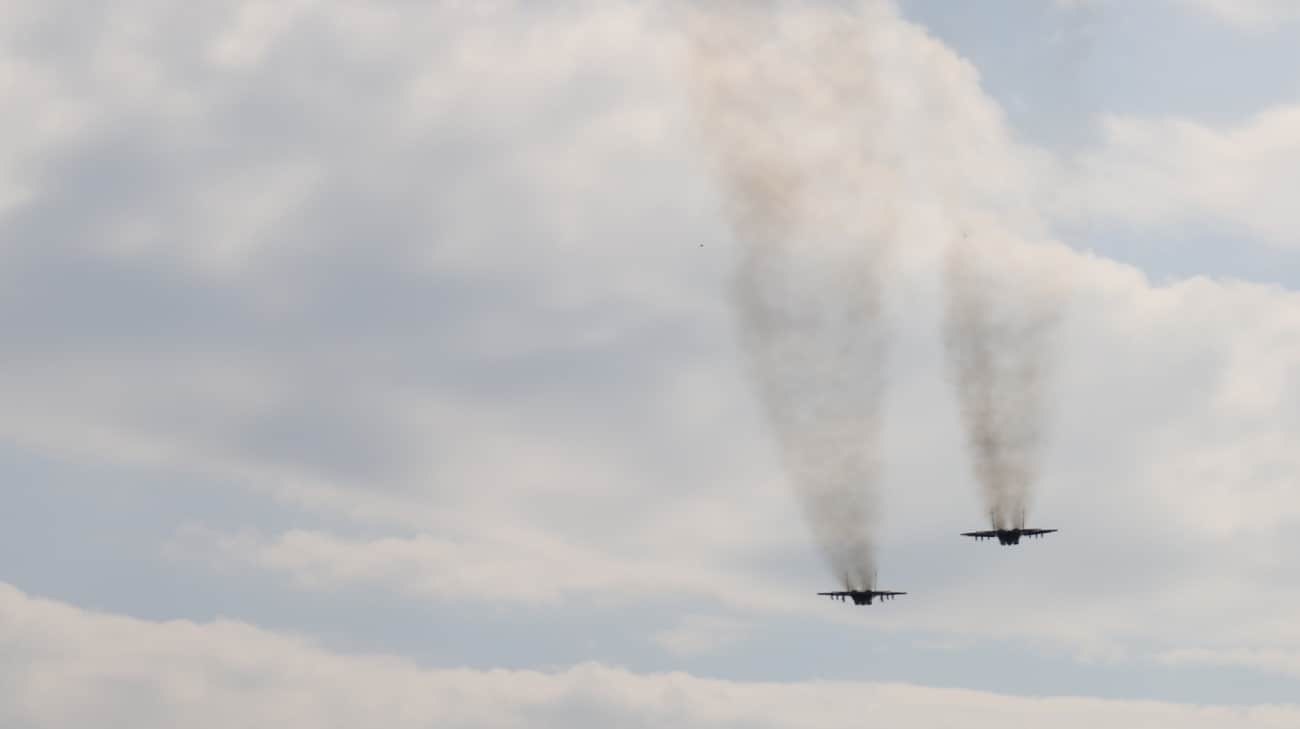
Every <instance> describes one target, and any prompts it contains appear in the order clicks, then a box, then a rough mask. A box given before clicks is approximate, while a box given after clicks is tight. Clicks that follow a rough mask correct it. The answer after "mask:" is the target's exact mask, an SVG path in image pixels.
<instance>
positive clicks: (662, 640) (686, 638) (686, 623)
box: [654, 615, 752, 656]
mask: <svg viewBox="0 0 1300 729" xmlns="http://www.w3.org/2000/svg"><path fill="white" fill-rule="evenodd" d="M751 630H752V627H751V626H750V625H748V624H746V623H745V622H742V621H737V620H735V619H732V618H724V617H717V616H708V615H688V616H686V617H685V618H683V619H682V620H681V621H679V622H678V623H677V625H675V626H673V627H671V628H667V629H665V630H661V631H659V632H658V633H656V634H655V635H654V640H655V642H656V643H658V644H659V646H660V647H662V648H663V649H664V650H666V651H668V652H669V653H673V654H676V655H679V656H699V655H712V654H717V653H722V652H724V651H725V650H726V649H727V648H729V647H730V646H732V645H733V644H735V643H738V642H740V641H743V640H744V639H745V636H746V635H747V634H748V633H749V632H750V631H751Z"/></svg>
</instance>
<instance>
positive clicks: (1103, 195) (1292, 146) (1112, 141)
mask: <svg viewBox="0 0 1300 729" xmlns="http://www.w3.org/2000/svg"><path fill="white" fill-rule="evenodd" d="M1102 129H1103V132H1104V139H1103V141H1102V143H1101V144H1100V146H1099V147H1097V148H1096V149H1093V150H1090V151H1087V152H1085V153H1084V154H1082V155H1081V156H1080V158H1079V159H1078V160H1077V163H1078V179H1077V180H1075V181H1073V182H1071V183H1069V185H1068V186H1067V187H1068V188H1070V192H1068V193H1067V194H1066V195H1065V199H1066V200H1068V201H1069V202H1068V203H1067V210H1066V214H1067V217H1085V216H1099V217H1101V218H1103V219H1104V218H1110V219H1116V220H1121V221H1125V222H1130V223H1134V224H1137V225H1141V226H1146V227H1152V228H1162V227H1163V228H1166V229H1168V228H1170V227H1173V226H1180V225H1200V224H1205V223H1211V224H1215V225H1219V226H1224V227H1225V228H1226V229H1228V230H1231V231H1240V232H1243V233H1248V234H1251V235H1252V236H1255V237H1258V238H1259V239H1260V240H1263V241H1266V242H1268V243H1271V244H1272V245H1275V246H1278V247H1282V248H1295V247H1296V246H1298V245H1300V214H1297V213H1296V211H1295V208H1294V206H1293V205H1291V201H1290V196H1289V191H1290V190H1293V189H1295V187H1296V185H1297V184H1300V176H1297V172H1296V170H1297V169H1300V131H1297V129H1300V106H1278V107H1274V108H1272V109H1268V110H1266V111H1263V112H1260V113H1258V114H1256V115H1255V116H1254V117H1252V118H1250V119H1248V120H1245V121H1243V122H1241V123H1239V124H1237V125H1235V126H1230V127H1219V128H1216V127H1213V126H1209V125H1206V124H1202V123H1199V122H1195V121H1191V120H1187V119H1181V118H1165V119H1140V118H1129V117H1120V116H1110V117H1106V118H1104V119H1103V121H1102Z"/></svg>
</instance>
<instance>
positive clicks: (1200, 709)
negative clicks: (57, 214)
mask: <svg viewBox="0 0 1300 729" xmlns="http://www.w3.org/2000/svg"><path fill="white" fill-rule="evenodd" d="M0 646H2V647H3V651H2V655H3V656H4V657H3V658H2V659H0V721H2V722H3V723H4V725H5V726H7V727H14V728H15V729H28V728H29V727H31V728H34V727H42V728H43V729H62V728H64V727H67V728H68V729H72V728H73V727H84V726H90V725H98V726H119V725H130V726H133V727H139V728H140V729H150V728H151V727H174V726H187V727H194V729H205V727H229V726H247V727H263V726H266V727H270V726H276V727H354V726H361V725H365V726H385V727H393V728H395V729H401V728H402V727H427V726H438V727H446V728H447V729H454V728H455V727H475V728H476V729H478V728H480V727H522V726H528V727H551V726H554V727H566V728H567V727H572V728H574V729H583V728H584V727H603V726H610V725H616V726H663V725H667V724H671V725H672V726H678V727H685V728H688V729H689V728H690V727H709V726H735V725H744V726H756V727H765V726H772V727H775V726H792V725H798V726H806V727H814V728H820V727H826V728H827V729H830V728H838V727H850V726H861V724H862V717H863V716H870V717H871V718H872V721H873V722H877V723H883V724H890V723H901V724H906V725H907V726H909V727H917V729H925V728H926V727H947V726H952V724H953V723H954V722H957V723H960V724H961V725H962V726H967V727H973V728H975V729H979V728H980V727H1002V726H1006V725H1007V723H1008V722H1017V723H1023V724H1048V723H1050V724H1051V725H1052V726H1055V727H1060V729H1071V727H1091V726H1096V725H1097V724H1099V723H1105V722H1113V723H1117V724H1120V725H1123V726H1130V727H1165V726H1175V725H1176V726H1180V727H1188V728H1189V729H1195V728H1196V727H1214V728H1215V729H1255V728H1256V727H1258V728H1261V729H1263V728H1267V727H1291V726H1294V725H1295V724H1296V723H1297V722H1300V708H1295V707H1288V706H1258V707H1239V708H1229V707H1215V706H1196V707H1193V706H1180V705H1176V704H1165V703H1158V702H1133V701H1103V700H1094V699H1074V698H1047V699H1029V698H1017V697H1011V696H1001V695H996V694H989V693H979V692H973V691H961V690H953V689H931V688H923V687H918V686H908V685H900V684H872V683H852V682H829V681H809V682H798V683H743V682H736V681H722V680H711V679H701V678H696V677H694V676H690V675H687V674H681V673H668V674H635V673H631V672H628V671H626V670H622V669H618V668H609V667H605V666H602V665H599V664H585V665H581V666H576V667H574V668H570V669H567V670H561V671H553V672H539V671H506V670H492V671H477V670H469V669H459V670H445V669H430V668H422V667H419V666H417V665H416V664H414V663H412V662H410V661H408V660H404V659H400V658H392V657H383V656H348V655H340V654H337V653H331V652H329V651H326V650H324V649H322V648H320V647H319V646H317V645H315V644H313V643H311V642H309V641H306V640H303V639H300V638H296V637H288V636H283V635H277V634H274V633H270V632H267V631H264V630H259V629H257V628H254V627H250V626H248V625H245V624H241V623H232V622H225V621H219V622H215V623H191V622H186V621H173V622H166V623H153V622H146V621H141V620H136V619H132V618H126V617H119V616H114V615H107V614H102V613H94V612H88V611H83V610H80V609H77V608H74V607H71V606H68V605H65V604H62V603H57V602H53V601H49V600H42V599H37V598H33V597H29V596H27V595H24V594H23V593H21V592H19V591H17V590H15V589H13V588H12V587H9V586H7V585H4V586H0Z"/></svg>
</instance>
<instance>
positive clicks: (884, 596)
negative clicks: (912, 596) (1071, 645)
mask: <svg viewBox="0 0 1300 729" xmlns="http://www.w3.org/2000/svg"><path fill="white" fill-rule="evenodd" d="M817 594H818V595H825V596H826V597H829V598H830V599H832V600H839V601H840V602H844V600H845V599H847V598H853V604H854V605H870V604H871V601H872V600H874V599H876V598H880V599H881V600H893V599H894V598H895V597H897V596H899V595H906V594H907V593H906V592H887V591H883V590H843V591H841V592H819V593H817Z"/></svg>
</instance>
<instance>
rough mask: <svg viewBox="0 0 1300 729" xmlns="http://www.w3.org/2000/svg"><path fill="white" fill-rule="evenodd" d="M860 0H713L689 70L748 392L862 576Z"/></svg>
mask: <svg viewBox="0 0 1300 729" xmlns="http://www.w3.org/2000/svg"><path fill="white" fill-rule="evenodd" d="M865 12H867V11H865V10H862V9H858V10H857V11H849V10H845V9H843V8H839V9H836V8H816V9H810V8H803V9H798V10H793V11H792V10H782V9H781V4H780V3H776V4H775V5H774V4H772V3H767V4H759V3H753V2H735V3H727V2H722V3H717V4H715V5H713V6H712V7H711V9H710V10H699V11H696V12H695V13H694V15H693V18H692V26H691V28H692V31H693V38H692V40H693V44H692V51H693V55H692V63H691V72H692V82H693V90H694V92H695V102H696V104H695V108H696V110H697V113H698V114H699V117H700V121H701V128H702V130H703V131H704V133H705V135H706V137H707V138H708V140H709V141H710V143H711V144H712V145H713V146H714V148H715V149H716V150H717V152H718V156H719V158H720V163H721V168H722V172H723V176H724V179H725V182H726V186H727V191H728V193H729V200H728V211H727V212H728V216H729V218H730V220H731V222H732V225H733V228H734V230H735V231H736V234H737V237H738V239H739V240H740V242H741V243H742V245H743V251H742V254H741V260H740V264H739V269H738V271H737V274H736V278H735V281H734V287H733V291H732V294H733V303H734V305H735V309H736V314H737V319H738V321H739V324H740V330H741V334H742V342H743V345H744V349H745V353H746V354H747V358H748V363H749V365H750V370H751V372H752V375H753V379H754V382H755V386H756V387H755V389H756V391H757V394H758V396H759V398H760V400H761V402H762V404H763V406H764V409H765V411H766V415H767V418H768V421H769V424H770V425H771V428H772V431H773V433H774V435H775V437H776V439H777V440H778V442H779V443H780V446H781V451H782V455H783V460H784V463H785V466H786V470H787V473H788V476H789V478H790V481H791V483H792V485H793V486H794V488H795V490H796V492H797V494H798V496H799V498H800V500H801V502H802V504H803V507H804V512H805V515H806V516H807V519H808V522H809V524H810V526H811V528H812V531H813V533H814V536H815V538H816V540H817V542H818V544H819V546H820V548H821V551H822V552H823V554H824V555H825V557H826V559H827V561H828V563H829V564H830V567H831V569H832V570H833V571H834V572H835V574H836V576H837V577H838V578H840V579H841V580H842V581H843V583H844V585H845V586H846V587H848V588H851V589H862V588H868V587H871V586H873V584H874V573H875V556H874V552H873V540H872V531H873V525H874V522H875V517H876V512H877V504H876V482H877V479H878V476H877V471H878V467H877V461H878V452H877V431H878V428H879V417H880V406H881V396H882V391H883V386H884V353H885V339H886V337H885V332H884V328H883V323H882V320H881V283H882V276H883V271H882V266H883V263H884V259H885V253H886V250H887V247H888V241H889V239H890V237H891V235H890V229H891V227H892V224H893V209H892V204H891V203H890V200H891V195H890V192H889V191H890V190H892V189H894V185H893V181H892V180H891V179H890V176H891V174H892V173H891V168H890V166H889V165H888V164H887V163H886V162H885V161H884V160H882V159H881V157H882V155H881V153H880V150H878V149H876V148H875V145H873V138H874V137H873V130H874V129H876V128H878V127H879V125H880V124H881V123H882V122H881V118H880V112H881V106H882V105H881V104H880V103H879V102H878V99H879V98H880V95H879V94H878V93H877V92H876V91H875V89H874V88H873V84H872V75H871V68H872V66H873V65H874V64H873V62H872V59H871V58H870V55H869V53H868V49H869V43H868V38H867V37H866V35H865V33H866V28H867V27H869V26H868V24H867V23H866V22H865V18H864V17H863V15H864V13H865Z"/></svg>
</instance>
